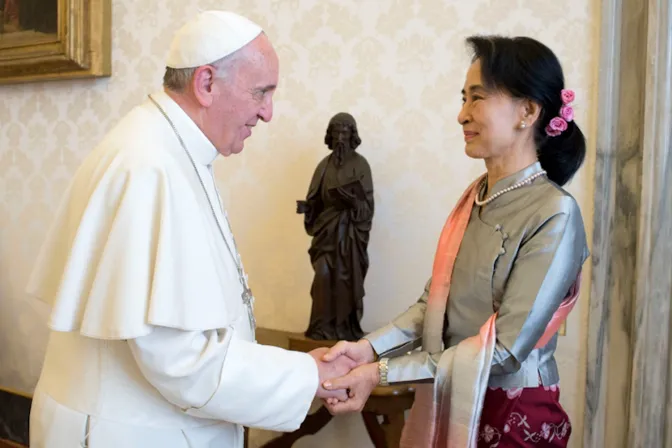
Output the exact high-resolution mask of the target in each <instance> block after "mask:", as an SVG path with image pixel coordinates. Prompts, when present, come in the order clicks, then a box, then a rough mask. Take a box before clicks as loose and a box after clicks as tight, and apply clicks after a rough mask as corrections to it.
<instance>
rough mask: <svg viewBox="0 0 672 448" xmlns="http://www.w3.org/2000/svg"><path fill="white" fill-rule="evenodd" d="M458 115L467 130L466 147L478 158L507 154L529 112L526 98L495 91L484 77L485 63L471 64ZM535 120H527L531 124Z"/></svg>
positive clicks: (459, 120) (518, 135) (467, 151)
mask: <svg viewBox="0 0 672 448" xmlns="http://www.w3.org/2000/svg"><path fill="white" fill-rule="evenodd" d="M462 103H463V104H462V110H460V113H459V115H458V116H457V120H458V122H459V123H460V124H461V125H462V129H463V131H464V141H465V143H466V146H465V151H466V153H467V155H468V156H469V157H472V158H475V159H491V158H496V157H499V156H502V155H505V154H506V153H507V152H509V151H510V150H511V148H513V147H515V146H516V142H517V140H518V139H520V138H521V130H522V129H524V128H522V127H521V121H523V118H524V116H525V114H524V106H523V105H522V102H521V101H519V100H516V99H514V98H513V97H511V96H510V95H507V94H506V93H504V92H499V91H491V90H488V89H486V88H485V87H484V86H483V83H482V81H481V63H480V61H478V60H477V61H476V62H474V63H473V64H471V66H470V67H469V70H468V71H467V77H466V80H465V83H464V88H463V90H462ZM530 126H531V123H526V127H528V128H529V127H530Z"/></svg>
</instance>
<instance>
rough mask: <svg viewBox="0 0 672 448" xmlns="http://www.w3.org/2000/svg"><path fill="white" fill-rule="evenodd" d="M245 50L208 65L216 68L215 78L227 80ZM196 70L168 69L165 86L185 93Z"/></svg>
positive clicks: (164, 80)
mask: <svg viewBox="0 0 672 448" xmlns="http://www.w3.org/2000/svg"><path fill="white" fill-rule="evenodd" d="M244 50H245V47H243V48H241V49H240V50H238V51H235V52H233V53H231V54H229V55H227V56H224V57H223V58H221V59H218V60H216V61H215V62H213V63H212V64H208V65H212V66H214V67H215V69H216V73H215V77H216V78H218V79H226V78H227V77H228V76H229V75H230V74H231V72H232V69H233V68H235V67H236V63H237V62H238V61H240V60H241V59H242V58H243V56H244V55H245V53H246V52H245V51H244ZM196 69H198V67H189V68H171V67H166V72H165V73H164V75H163V86H164V87H165V88H167V89H168V90H171V91H173V92H183V91H184V90H185V89H186V88H187V86H188V85H189V84H190V83H191V80H192V78H193V76H194V72H195V71H196Z"/></svg>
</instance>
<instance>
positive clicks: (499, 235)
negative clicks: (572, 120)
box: [366, 163, 588, 389]
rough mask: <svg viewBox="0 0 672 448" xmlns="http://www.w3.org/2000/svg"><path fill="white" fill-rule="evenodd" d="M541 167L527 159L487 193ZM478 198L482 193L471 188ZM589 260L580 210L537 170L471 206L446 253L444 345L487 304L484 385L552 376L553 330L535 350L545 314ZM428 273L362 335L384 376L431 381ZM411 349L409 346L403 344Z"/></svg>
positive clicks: (467, 333)
mask: <svg viewBox="0 0 672 448" xmlns="http://www.w3.org/2000/svg"><path fill="white" fill-rule="evenodd" d="M539 171H541V165H540V164H539V163H535V164H533V165H531V166H529V167H527V168H525V169H524V170H522V171H519V172H518V173H515V174H513V175H511V176H509V177H507V178H505V179H502V180H500V181H499V182H497V183H496V184H495V186H494V187H493V190H492V194H494V193H496V192H498V191H501V190H503V189H505V188H507V187H510V186H512V185H514V184H516V183H517V182H520V181H521V180H523V179H526V178H528V177H529V176H531V175H533V174H535V173H537V172H539ZM480 195H481V197H480V199H483V197H482V195H483V192H482V191H481V193H480ZM587 258H588V246H587V242H586V234H585V229H584V224H583V219H582V217H581V211H580V209H579V206H578V204H577V203H576V201H575V200H574V198H573V197H572V196H571V195H570V194H569V193H567V192H566V191H565V190H563V189H562V188H560V187H559V186H557V185H556V184H554V183H553V182H551V181H550V180H548V178H547V177H546V176H541V177H538V178H537V179H535V180H534V181H533V182H532V184H528V185H526V186H523V187H520V188H518V189H515V190H512V191H509V192H506V193H504V194H502V195H501V196H499V197H498V198H496V199H494V200H493V201H492V202H490V203H488V204H486V205H484V206H482V207H479V206H477V205H474V208H473V211H472V214H471V218H470V219H469V224H468V225H467V229H466V232H465V235H464V239H463V241H462V244H461V246H460V250H459V252H458V255H457V259H456V260H455V266H454V271H453V276H452V283H451V287H450V298H449V302H448V307H447V310H446V315H445V316H444V322H445V323H444V333H443V343H444V349H450V348H451V347H454V346H456V345H457V344H458V343H459V342H460V341H462V340H463V339H465V338H468V337H471V336H475V335H477V334H478V332H479V329H480V328H481V326H482V325H483V324H484V323H485V322H486V321H487V320H488V318H489V317H490V316H491V315H492V314H493V313H494V312H495V311H496V312H498V315H497V320H496V332H497V346H496V348H495V353H494V357H493V361H492V367H491V372H490V381H489V385H490V387H502V388H506V389H508V388H513V387H536V386H538V385H540V384H543V385H552V384H556V383H558V381H559V375H558V367H557V364H556V361H555V358H554V356H553V354H554V352H555V349H556V345H557V338H558V335H557V334H556V335H555V336H553V338H552V339H551V340H550V341H549V342H548V343H547V344H546V345H545V346H543V347H540V348H538V349H535V348H534V346H535V345H536V343H537V341H538V340H539V338H540V337H541V335H542V334H543V332H544V330H545V329H546V325H547V324H548V322H549V321H550V319H551V317H552V315H553V314H554V313H555V311H556V310H557V309H558V306H559V305H560V303H561V302H562V300H563V299H564V298H565V297H566V295H567V292H568V291H569V289H570V287H571V285H572V284H573V283H574V281H575V280H576V278H577V275H578V273H579V270H580V269H581V267H582V266H583V263H584V262H585V260H586V259H587ZM430 284H431V279H430V280H429V281H428V282H427V284H426V285H425V289H424V292H423V293H422V295H421V296H420V299H419V300H418V301H417V302H416V303H415V304H414V305H413V306H411V307H410V308H409V309H408V310H407V311H406V312H404V313H403V314H401V315H400V316H399V317H397V318H396V319H394V320H393V321H392V322H391V323H390V324H388V325H386V326H385V327H383V328H381V329H380V330H377V331H375V332H373V333H370V334H369V335H367V336H366V339H368V340H369V341H370V342H371V345H372V346H373V348H374V350H375V351H376V353H377V354H378V355H379V356H380V357H387V358H391V359H390V360H389V363H388V366H389V373H388V381H389V382H390V383H421V382H431V381H433V378H434V375H435V372H436V366H437V364H438V361H439V358H440V357H441V352H438V353H427V352H424V351H421V350H414V349H416V348H418V347H421V346H422V328H423V320H424V315H425V310H426V305H427V295H428V291H429V285H430ZM411 350H413V351H411Z"/></svg>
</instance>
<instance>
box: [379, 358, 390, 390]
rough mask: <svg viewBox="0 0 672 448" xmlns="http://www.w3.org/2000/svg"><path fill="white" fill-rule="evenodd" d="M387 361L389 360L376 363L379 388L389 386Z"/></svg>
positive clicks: (383, 359) (382, 359)
mask: <svg viewBox="0 0 672 448" xmlns="http://www.w3.org/2000/svg"><path fill="white" fill-rule="evenodd" d="M387 361H389V358H381V359H380V361H378V373H379V375H380V380H379V381H378V385H380V386H389V385H390V383H388V382H387V371H388V369H387Z"/></svg>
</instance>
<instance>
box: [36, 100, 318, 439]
mask: <svg viewBox="0 0 672 448" xmlns="http://www.w3.org/2000/svg"><path fill="white" fill-rule="evenodd" d="M152 98H154V99H155V100H156V101H157V103H158V104H159V105H160V106H161V108H162V109H163V110H164V111H165V112H166V113H167V115H168V116H169V117H170V119H171V120H172V122H173V123H174V125H175V127H176V129H177V132H178V133H179V135H180V136H181V137H182V139H183V141H184V144H185V146H186V148H187V149H188V151H189V152H190V153H191V155H192V157H193V161H194V164H193V165H192V162H191V161H190V160H189V158H188V156H187V153H186V152H185V150H184V149H183V147H182V146H181V145H180V142H179V140H178V138H177V137H176V134H175V132H174V131H173V129H172V128H171V126H170V124H169V122H168V121H167V120H166V118H165V117H164V116H163V115H162V114H161V112H160V111H159V109H158V108H157V107H156V106H155V105H154V104H153V103H152V102H151V101H149V100H148V101H146V102H145V103H144V104H141V105H140V106H138V107H136V108H135V109H133V110H132V111H131V112H130V113H129V114H128V115H127V116H126V117H124V118H123V119H122V121H121V122H120V123H119V124H118V125H117V126H116V127H115V128H114V129H113V130H112V131H111V132H110V133H109V134H108V135H107V136H106V137H105V139H104V140H103V142H102V143H101V144H100V145H99V146H98V147H97V148H95V149H94V151H93V152H92V153H91V154H90V155H89V156H88V157H87V158H86V159H85V160H84V162H83V164H82V165H81V167H80V168H79V169H78V171H77V173H76V174H75V177H74V179H73V181H72V183H71V185H70V186H69V188H68V190H67V192H66V195H65V199H64V201H63V202H62V204H61V206H60V208H59V210H58V212H57V215H56V217H55V221H54V223H53V226H52V228H51V230H50V233H49V235H48V237H47V242H46V244H45V246H44V247H43V250H42V252H41V254H40V256H39V259H38V261H37V265H36V268H35V271H34V273H33V276H32V278H31V281H30V285H29V292H30V293H31V294H33V295H36V296H38V297H39V298H41V299H42V300H44V301H45V302H47V303H48V304H49V305H51V306H52V313H51V317H50V322H49V325H50V328H51V329H52V330H53V331H52V332H51V336H50V340H49V343H48V346H47V352H46V357H45V361H44V367H43V370H42V373H41V376H40V379H39V382H38V384H37V387H36V390H35V394H34V398H33V406H32V409H31V416H30V442H31V447H33V448H42V447H48V448H66V447H67V448H71V447H80V446H84V447H89V448H121V447H123V448H153V447H157V448H178V447H179V448H182V447H184V448H187V447H190V448H196V447H222V448H224V447H226V448H229V447H233V448H238V447H242V446H243V430H242V426H249V427H256V428H263V429H269V430H275V431H292V430H294V429H296V428H298V427H299V425H300V423H301V422H302V421H303V420H304V418H305V417H306V414H307V412H308V410H309V407H310V405H311V403H312V400H313V398H314V396H315V392H316V390H317V387H318V381H319V380H318V372H317V367H316V364H315V362H314V360H313V358H312V357H311V356H310V355H308V354H306V353H298V352H291V351H287V350H282V349H279V348H276V347H269V346H263V345H259V344H257V343H255V339H254V331H253V329H252V326H251V324H250V320H249V316H248V309H247V306H246V305H245V304H244V303H243V301H242V298H241V295H242V292H243V286H242V284H241V282H240V280H239V276H238V271H237V268H236V262H235V260H234V257H233V256H232V254H231V253H230V252H229V250H228V249H227V246H226V244H225V241H224V239H223V237H222V236H223V235H224V237H225V238H226V239H227V242H228V244H229V246H230V247H231V249H232V250H233V252H234V254H235V253H236V252H235V249H234V247H235V246H234V242H233V235H232V234H231V232H230V231H229V227H228V225H227V219H226V216H225V214H224V212H223V211H222V209H221V208H220V205H219V204H220V203H219V198H218V192H217V189H216V186H215V181H214V177H213V174H212V162H213V161H214V160H215V158H216V156H217V151H216V150H215V148H214V146H213V145H212V144H211V143H210V142H209V140H208V139H207V138H206V137H205V135H204V134H203V133H202V132H201V131H200V130H199V129H198V127H197V126H196V125H195V124H194V122H193V121H191V119H190V118H189V117H188V116H187V115H186V114H185V113H184V112H183V111H182V109H181V108H180V107H179V106H178V105H177V104H176V103H175V102H174V101H173V100H172V99H171V98H170V97H169V96H168V95H166V94H165V93H163V92H159V93H155V94H153V95H152ZM201 181H202V184H201ZM204 190H205V191H207V195H206V193H205V191H204ZM211 204H212V205H213V207H212V208H211ZM213 209H214V213H215V214H216V216H217V220H215V218H214V216H213ZM241 425H242V426H241Z"/></svg>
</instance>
